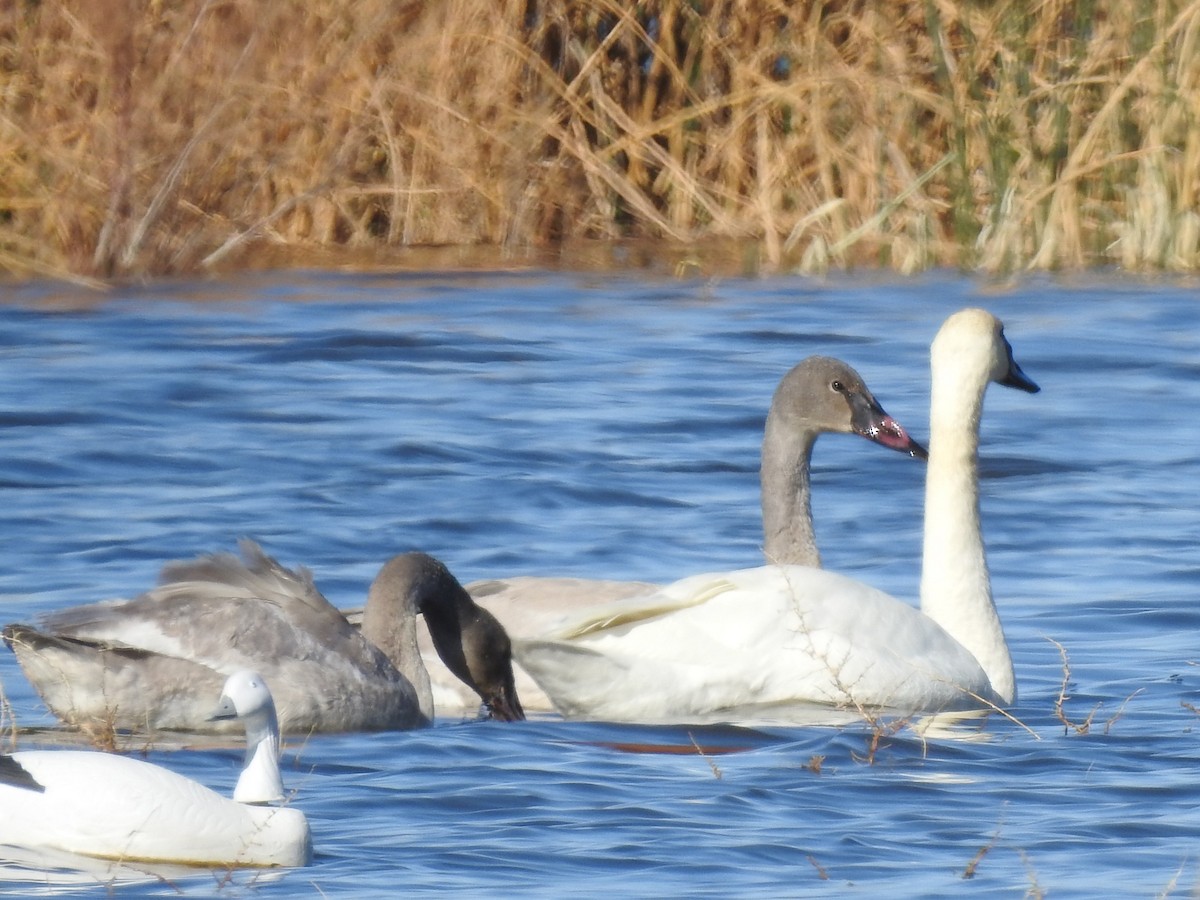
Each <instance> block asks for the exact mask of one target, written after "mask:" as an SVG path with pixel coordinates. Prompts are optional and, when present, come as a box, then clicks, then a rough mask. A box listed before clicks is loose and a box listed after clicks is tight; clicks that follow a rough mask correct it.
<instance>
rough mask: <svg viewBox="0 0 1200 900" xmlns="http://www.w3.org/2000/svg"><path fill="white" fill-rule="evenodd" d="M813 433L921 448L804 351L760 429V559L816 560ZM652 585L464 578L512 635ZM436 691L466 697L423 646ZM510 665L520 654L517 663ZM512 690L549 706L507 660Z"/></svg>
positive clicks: (915, 452) (529, 704) (863, 391)
mask: <svg viewBox="0 0 1200 900" xmlns="http://www.w3.org/2000/svg"><path fill="white" fill-rule="evenodd" d="M822 434H857V435H859V436H861V437H864V438H866V439H868V440H870V441H874V442H875V443H877V444H880V445H881V446H884V447H887V448H889V449H891V450H898V451H900V452H902V453H907V454H909V455H910V456H913V457H915V458H918V459H924V458H925V457H926V452H925V449H924V448H923V447H922V446H921V445H920V444H918V443H917V442H916V441H914V440H913V439H912V438H911V437H909V435H908V433H907V432H906V431H905V430H904V428H903V427H902V426H901V425H900V423H898V422H897V421H896V420H895V419H893V418H892V417H891V416H890V415H888V414H887V412H886V411H885V410H884V409H883V407H882V406H881V405H880V404H879V401H878V400H876V399H875V396H874V395H873V394H872V393H871V391H870V389H869V388H868V387H867V385H866V382H864V381H863V379H862V376H860V375H859V374H858V372H856V371H855V370H854V369H853V368H852V367H851V366H849V365H848V364H846V363H845V362H842V361H841V360H839V359H832V358H830V357H826V356H810V357H808V358H806V359H804V360H802V361H801V362H799V363H797V364H796V365H795V366H793V367H792V368H791V369H790V370H789V371H788V372H787V373H786V374H785V375H784V376H783V378H782V379H780V382H779V384H778V386H777V387H776V389H775V394H774V396H773V397H772V399H771V407H770V410H769V411H768V413H767V421H766V426H765V428H764V430H763V440H762V458H761V466H760V472H759V481H760V486H761V503H762V523H763V538H764V543H763V554H764V556H765V557H766V559H767V561H768V562H772V563H795V564H799V565H807V566H819V565H820V564H821V557H820V553H819V552H818V550H817V542H816V537H815V535H814V532H813V519H812V503H811V478H810V470H809V469H810V461H811V459H812V452H813V446H814V444H815V443H816V440H817V438H818V437H820V436H821V435H822ZM659 587H660V586H659V585H655V584H649V583H646V582H641V581H602V580H593V579H586V578H560V577H542V576H516V577H511V578H497V579H486V580H482V581H477V582H473V583H471V584H468V585H467V590H468V591H469V592H470V594H471V596H472V597H474V598H475V600H476V601H477V602H479V603H480V604H481V605H483V606H484V607H486V608H487V609H488V610H489V611H490V612H491V613H492V614H493V615H495V616H496V618H497V619H499V620H500V622H501V624H502V625H503V626H504V628H505V630H506V631H507V632H508V634H509V636H510V637H511V638H513V639H533V638H538V637H542V636H544V635H547V634H550V633H552V632H553V630H554V628H555V626H557V625H558V623H559V622H560V620H561V619H562V618H563V617H564V615H567V614H571V615H579V614H581V613H583V612H584V611H586V610H588V609H589V608H600V607H602V606H604V605H605V604H607V603H610V602H612V601H615V600H621V599H625V598H628V597H635V596H645V595H646V594H649V593H652V592H653V591H656V590H658V588H659ZM425 656H426V659H427V661H428V664H429V671H430V676H431V678H432V679H433V682H434V686H435V689H437V690H438V692H439V696H443V697H446V698H447V701H446V702H453V699H454V698H456V697H457V699H458V702H459V704H469V703H470V702H471V700H470V698H469V697H466V696H463V692H462V690H461V685H460V684H459V683H458V682H456V681H454V680H453V679H451V678H448V677H446V673H445V671H444V670H442V669H440V667H439V666H438V665H437V662H436V660H434V659H433V657H432V656H431V654H429V653H428V652H426V654H425ZM518 663H519V661H518ZM516 677H517V689H518V691H519V693H520V695H521V698H522V701H523V702H524V704H525V707H526V708H527V709H531V710H533V709H536V710H549V709H550V708H551V704H550V701H549V699H548V698H547V697H546V696H545V694H543V693H542V691H541V690H540V688H538V686H537V685H536V683H535V681H534V680H531V679H530V678H529V677H528V676H527V675H526V674H525V673H524V672H523V671H522V670H521V668H520V665H519V664H518V666H517V667H516Z"/></svg>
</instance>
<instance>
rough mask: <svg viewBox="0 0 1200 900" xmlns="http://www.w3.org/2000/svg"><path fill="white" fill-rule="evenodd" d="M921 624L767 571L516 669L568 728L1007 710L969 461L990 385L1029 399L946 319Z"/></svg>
mask: <svg viewBox="0 0 1200 900" xmlns="http://www.w3.org/2000/svg"><path fill="white" fill-rule="evenodd" d="M931 356H932V374H933V392H932V398H931V421H930V455H929V467H928V473H927V476H926V477H927V484H926V503H925V538H924V546H925V554H924V562H923V568H922V579H921V609H920V610H916V609H914V608H912V607H911V606H909V605H907V604H905V603H903V602H901V601H899V600H897V599H895V598H893V597H891V596H889V595H887V594H884V593H883V592H881V591H878V590H875V589H874V588H871V587H868V586H867V585H865V584H861V583H859V582H856V581H854V580H852V579H849V578H846V577H843V576H840V575H837V574H834V573H831V572H826V571H823V570H820V569H815V568H810V567H803V566H766V567H763V568H759V569H749V570H743V571H737V572H729V573H716V574H710V575H699V576H695V577H692V578H687V579H684V580H683V581H679V582H676V583H675V584H673V585H670V586H668V587H667V588H664V589H663V590H662V591H660V592H658V593H655V594H652V595H650V596H648V597H644V598H636V599H632V600H627V601H623V602H618V603H614V604H612V605H610V606H609V607H608V608H606V609H604V610H600V611H595V612H593V613H591V614H589V615H588V616H586V617H582V618H580V619H578V620H577V621H574V622H572V623H570V624H568V625H566V626H564V627H563V628H562V629H560V630H559V632H558V633H556V634H554V635H553V636H552V637H551V638H548V639H543V640H532V641H516V642H515V652H516V654H517V659H518V661H519V662H520V663H521V665H523V666H524V667H525V669H526V670H527V671H528V672H529V673H530V674H531V675H532V676H533V677H534V679H535V680H537V681H538V683H539V684H540V685H541V686H542V688H543V689H544V690H545V691H546V693H547V694H549V696H550V697H551V699H552V700H553V702H554V704H555V706H556V707H557V708H558V709H559V710H560V711H561V712H562V713H563V714H564V715H567V716H586V717H592V718H604V719H614V720H635V721H647V720H649V721H662V720H675V721H678V720H681V719H688V718H693V717H697V718H698V717H708V716H711V715H712V714H714V713H719V712H720V711H721V710H731V709H737V708H739V707H746V706H757V707H760V708H761V707H763V706H767V705H776V704H796V703H817V704H831V705H836V706H847V707H852V708H865V707H884V708H890V709H897V710H904V711H909V712H916V711H933V710H942V709H954V708H968V707H978V706H987V705H1010V704H1012V703H1013V702H1014V701H1015V699H1016V681H1015V678H1014V676H1013V667H1012V659H1011V657H1010V655H1009V651H1008V646H1007V644H1006V643H1005V640H1004V633H1003V631H1002V629H1001V627H1000V620H999V618H998V616H997V615H996V608H995V605H994V604H993V602H992V596H991V588H990V584H989V578H988V570H987V562H986V559H985V556H984V547H983V538H982V535H981V533H980V523H979V482H978V472H977V457H978V443H979V418H980V413H981V411H982V407H983V395H984V392H985V390H986V388H987V385H988V383H989V382H991V381H995V382H997V383H999V384H1004V385H1009V386H1012V387H1017V388H1020V389H1022V390H1025V391H1029V392H1035V391H1037V390H1038V387H1037V385H1035V384H1034V383H1033V382H1032V381H1030V380H1029V379H1028V378H1027V377H1026V376H1025V375H1024V373H1023V372H1022V371H1021V370H1020V368H1019V367H1018V366H1017V364H1016V363H1015V362H1014V361H1013V359H1012V351H1011V348H1010V347H1009V344H1008V341H1007V340H1005V338H1004V333H1003V329H1002V327H1001V324H1000V322H999V321H998V320H997V319H995V318H994V317H993V316H992V315H991V314H989V313H987V312H985V311H983V310H975V309H970V310H963V311H960V312H958V313H955V314H954V315H953V316H951V317H950V318H949V319H947V321H946V323H945V324H944V325H943V326H942V328H941V329H940V331H939V332H938V335H937V338H936V339H935V340H934V342H933V348H932V353H931Z"/></svg>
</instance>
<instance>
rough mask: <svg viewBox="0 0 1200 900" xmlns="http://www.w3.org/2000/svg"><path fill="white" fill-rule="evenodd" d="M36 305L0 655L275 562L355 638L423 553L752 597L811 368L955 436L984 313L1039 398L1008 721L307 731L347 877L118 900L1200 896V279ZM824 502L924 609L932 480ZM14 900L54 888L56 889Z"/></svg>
mask: <svg viewBox="0 0 1200 900" xmlns="http://www.w3.org/2000/svg"><path fill="white" fill-rule="evenodd" d="M3 294H4V295H5V296H6V298H7V302H6V303H4V304H3V305H0V503H2V504H3V508H4V518H3V521H4V523H5V524H4V535H5V538H6V539H5V540H4V541H3V542H0V619H3V621H10V620H28V619H29V618H30V617H31V616H33V615H35V614H36V613H37V612H39V611H43V610H48V609H52V608H55V607H58V606H63V605H67V604H73V603H79V602H84V601H90V600H95V599H100V598H104V597H112V596H128V595H131V594H133V593H136V592H138V591H140V590H142V589H144V588H146V587H149V586H150V585H151V584H152V583H153V582H154V580H155V578H156V576H157V571H158V567H159V566H160V564H161V563H162V562H164V561H166V560H168V559H174V558H180V557H187V556H192V555H195V554H198V553H203V552H208V551H213V550H227V549H232V548H233V546H234V542H235V541H236V539H237V538H238V537H240V536H247V535H248V536H253V537H255V538H257V539H258V540H260V541H261V542H262V543H263V545H264V546H265V548H266V549H267V550H268V551H269V552H271V553H272V554H274V555H275V556H277V557H278V558H279V559H280V560H281V561H283V562H284V563H286V564H299V563H303V564H305V565H307V566H309V567H310V568H311V569H312V570H313V571H314V573H315V575H316V577H317V580H318V583H319V584H320V585H321V587H322V588H323V590H324V591H325V593H326V595H327V596H328V597H329V598H330V599H331V600H333V601H334V602H335V603H336V604H338V605H340V606H353V605H358V604H360V603H361V602H362V600H363V598H364V596H365V591H366V586H367V584H368V583H369V581H370V579H371V578H372V576H373V575H374V574H375V571H376V570H377V568H378V566H379V565H380V564H381V563H382V561H383V560H385V559H386V558H387V557H388V556H390V555H392V554H394V553H396V552H400V551H402V550H406V549H412V548H421V549H424V550H427V551H430V552H432V553H434V554H436V555H437V556H439V557H440V558H442V559H443V560H444V561H445V562H446V563H447V564H448V565H450V567H451V568H452V569H453V570H454V571H455V572H456V574H458V576H459V577H460V578H461V579H462V580H464V581H467V580H471V579H475V578H481V577H487V576H497V575H508V574H518V573H536V574H573V575H581V576H588V577H607V578H622V579H626V578H628V579H634V578H636V579H646V580H652V581H667V580H671V579H673V578H675V577H679V576H682V575H685V574H690V573H695V572H700V571H707V570H711V569H719V568H732V567H739V566H747V565H755V564H757V563H758V562H759V560H760V555H759V546H760V524H759V509H758V482H757V461H758V444H759V440H760V437H761V428H762V422H763V418H764V415H765V412H766V408H767V405H768V403H769V401H770V396H771V393H772V391H773V390H774V387H775V384H776V382H777V380H778V379H779V377H780V376H781V375H782V373H783V372H784V371H786V369H787V368H789V367H790V366H791V365H792V364H794V363H795V362H797V361H798V360H799V359H801V358H802V357H804V356H806V355H808V354H811V353H818V352H819V353H824V354H829V355H836V356H840V357H842V358H844V359H846V360H847V361H848V362H850V363H851V364H852V365H854V366H855V367H856V368H857V369H858V370H859V371H860V372H861V373H862V374H863V375H864V377H865V378H866V380H867V382H868V383H869V384H870V385H871V386H872V388H873V389H874V391H875V393H876V396H877V397H878V398H879V399H880V401H881V402H882V403H883V405H884V406H885V407H886V408H887V409H888V411H889V412H890V413H891V414H892V415H893V416H895V417H896V418H897V419H898V420H899V421H900V422H902V423H904V424H905V425H906V427H907V428H908V429H909V430H910V431H911V432H912V433H913V434H914V435H915V436H917V437H918V438H919V439H920V438H923V437H925V436H927V398H928V345H929V341H930V340H931V338H932V337H933V334H934V333H935V331H936V330H937V327H938V325H939V324H940V323H941V321H942V319H943V318H944V317H945V316H946V315H947V314H948V313H950V312H952V311H954V310H955V309H957V308H959V307H961V306H965V305H982V306H986V307H988V308H989V309H991V310H992V311H993V312H995V313H997V314H998V315H1000V316H1001V317H1002V318H1003V319H1004V320H1005V322H1006V326H1007V334H1008V337H1009V339H1010V341H1011V343H1012V344H1013V347H1014V350H1015V353H1016V356H1017V359H1018V360H1019V361H1020V363H1021V365H1022V366H1023V368H1024V369H1025V371H1026V372H1027V373H1028V374H1029V375H1030V376H1031V377H1032V378H1034V379H1035V380H1037V381H1038V383H1039V384H1040V385H1041V386H1042V389H1043V390H1042V393H1040V394H1038V395H1036V396H1030V395H1026V394H1022V393H1019V392H1016V391H1005V390H1002V389H996V388H993V389H992V391H991V392H990V394H989V396H988V401H987V409H986V413H985V416H984V422H983V462H982V467H983V475H984V482H983V495H984V496H983V514H984V529H985V534H986V537H987V542H988V547H989V553H990V563H991V567H992V575H993V588H994V593H995V596H996V598H997V603H998V606H999V609H1000V613H1001V616H1002V618H1003V620H1004V624H1005V628H1006V632H1007V635H1008V639H1009V643H1010V646H1011V648H1012V650H1013V655H1014V658H1015V662H1016V670H1017V678H1018V683H1019V688H1020V699H1019V703H1018V705H1017V706H1016V707H1015V708H1014V709H1013V711H1012V714H1013V719H1012V720H1006V719H1003V718H1001V717H998V716H993V717H991V718H990V719H989V720H988V721H986V723H984V724H983V725H980V726H977V727H975V728H973V729H970V730H965V731H960V732H959V733H957V734H952V735H946V736H933V735H926V736H921V735H918V734H916V733H914V732H913V731H912V730H911V729H908V728H904V727H901V728H900V730H898V731H897V732H896V733H895V734H892V735H890V736H886V737H885V738H884V740H883V741H882V743H881V744H880V745H879V746H878V747H877V748H876V749H875V750H874V752H873V753H872V752H871V740H872V729H871V727H870V726H868V725H866V724H863V725H855V726H850V727H845V728H840V729H834V728H816V727H810V728H803V727H784V726H777V727H771V728H735V727H719V728H718V727H712V726H709V727H692V728H685V727H679V728H645V727H633V726H619V725H606V724H599V723H596V724H589V723H578V722H564V721H560V720H558V719H556V718H553V717H547V718H541V719H538V720H536V721H531V722H528V723H524V724H517V725H502V724H496V723H475V722H469V723H462V722H458V721H445V722H442V723H440V724H439V726H438V727H436V728H433V729H428V730H425V731H419V732H410V733H396V734H375V735H339V736H326V737H313V738H310V739H308V740H305V741H302V742H293V743H291V744H289V746H288V748H287V754H286V760H285V761H286V776H287V779H288V781H289V785H290V786H291V787H293V788H295V789H296V791H297V793H296V798H295V801H294V802H295V803H296V804H297V805H298V806H300V807H301V808H302V809H304V810H305V812H306V813H307V814H308V816H309V819H310V821H311V823H312V826H313V830H314V836H315V845H316V859H315V862H314V864H313V866H311V867H310V868H307V869H302V870H295V871H290V872H286V873H283V874H282V876H271V877H262V876H256V875H254V873H239V874H237V875H235V876H234V877H233V878H232V879H230V880H225V878H224V876H223V875H222V874H221V873H218V874H216V875H213V874H209V873H199V874H190V875H187V874H185V875H178V876H173V877H172V878H171V879H170V880H168V881H153V880H152V881H148V882H145V883H141V884H133V885H124V886H122V887H121V888H120V889H119V894H120V896H134V897H136V896H175V895H177V893H178V892H182V893H184V894H186V895H190V896H209V895H218V896H245V895H254V896H263V897H356V898H357V897H365V898H370V897H392V896H395V895H397V894H398V893H400V892H401V891H404V892H407V893H409V894H413V895H422V894H432V893H434V892H438V893H448V894H452V895H460V896H498V895H509V896H522V897H524V896H537V897H562V896H564V895H566V894H568V893H570V894H573V895H579V896H610V895H611V896H616V895H619V896H640V897H661V896H714V897H728V896H755V897H760V896H780V897H801V896H845V895H857V896H884V895H886V896H947V897H958V896H968V895H969V896H997V897H1017V896H1023V895H1025V894H1026V893H1029V894H1032V895H1043V894H1045V895H1049V896H1054V897H1058V896H1114V895H1124V896H1133V897H1158V896H1190V895H1192V894H1193V892H1195V891H1197V890H1198V889H1200V809H1198V806H1200V784H1198V782H1200V760H1198V756H1200V754H1198V752H1197V734H1196V729H1197V726H1198V725H1200V713H1198V712H1197V711H1196V709H1194V708H1192V707H1200V671H1198V670H1197V667H1196V664H1197V660H1198V659H1200V646H1198V644H1200V637H1198V636H1200V512H1198V511H1197V506H1198V504H1197V500H1196V495H1197V490H1198V488H1200V449H1198V447H1197V443H1198V438H1200V426H1198V423H1200V347H1198V336H1200V291H1198V290H1197V289H1196V288H1195V287H1193V286H1189V285H1183V284H1155V283H1140V282H1135V281H1123V280H1118V279H1113V280H1111V281H1109V280H1103V279H1093V280H1090V281H1080V282H1075V283H1068V284H1060V283H1055V282H1052V281H1039V282H1033V283H1029V284H1026V285H1024V286H1022V287H1019V288H1015V289H999V288H994V287H990V286H987V285H984V284H981V283H978V282H974V281H971V280H969V279H965V278H960V277H957V276H949V275H933V276H927V277H923V278H920V279H916V280H911V281H874V280H870V279H867V278H854V279H844V280H832V281H825V282H815V281H811V280H805V279H769V280H757V281H752V280H736V279H735V280H726V281H716V282H700V281H683V282H681V281H666V280H663V281H659V280H653V279H634V278H622V277H616V276H590V275H589V276H572V275H563V274H545V273H532V274H486V275H471V276H438V275H397V274H386V275H342V274H324V273H290V274H272V275H269V276H257V277H252V278H245V279H240V280H232V281H218V282H185V283H165V284H164V283H157V284H152V285H149V286H136V287H125V288H119V289H116V290H114V291H113V292H111V293H110V294H108V295H107V296H103V297H97V296H95V295H91V294H87V293H85V292H82V291H76V290H74V289H71V288H62V287H60V286H49V285H37V284H34V285H25V286H19V287H12V286H9V287H7V288H4V289H3ZM814 471H815V476H814V477H815V491H816V496H815V501H814V513H815V517H816V520H817V529H818V539H819V541H820V544H821V546H822V550H823V554H824V559H825V564H826V566H827V567H828V568H832V569H835V570H839V571H843V572H846V573H849V574H853V575H855V576H856V577H859V578H862V579H864V580H866V581H869V582H871V583H873V584H875V585H877V586H879V587H882V588H884V589H886V590H889V591H891V592H893V593H896V594H897V595H899V596H903V597H910V598H915V596H916V592H917V582H918V576H919V572H918V565H919V559H920V541H921V506H922V478H923V472H922V468H921V466H920V464H919V463H916V462H914V461H912V460H909V459H906V458H904V457H902V456H900V455H899V454H893V453H887V452H883V451H881V450H880V449H879V448H877V447H874V446H872V445H870V444H869V443H867V442H866V441H862V440H859V439H856V438H852V437H842V436H834V437H827V438H824V439H822V441H821V442H820V443H819V444H818V446H817V450H816V453H815V457H814ZM1055 641H1056V642H1058V643H1059V644H1061V645H1062V647H1063V648H1064V649H1065V651H1066V652H1067V654H1068V655H1069V663H1070V674H1071V677H1070V683H1069V685H1068V691H1067V693H1068V695H1069V696H1068V699H1067V700H1066V702H1065V705H1064V712H1065V715H1066V716H1067V718H1069V719H1070V720H1071V721H1072V722H1075V723H1083V722H1084V721H1085V720H1087V719H1088V717H1089V716H1091V717H1092V718H1091V727H1090V729H1089V730H1088V732H1087V733H1086V734H1081V733H1078V732H1077V730H1076V729H1074V728H1068V727H1065V726H1064V724H1063V722H1061V721H1060V720H1059V718H1058V717H1057V716H1056V712H1055V701H1056V699H1057V698H1058V696H1059V691H1060V687H1061V684H1062V677H1063V665H1062V658H1061V656H1060V651H1059V649H1058V647H1057V646H1056V645H1055V643H1053V642H1055ZM0 684H2V685H3V689H4V692H5V693H6V695H7V698H8V701H9V703H10V706H11V715H9V714H6V718H5V720H4V722H3V724H4V725H5V727H6V728H7V727H8V726H9V725H10V719H11V718H15V720H16V722H17V724H18V725H20V726H21V727H23V728H33V727H37V726H45V725H49V724H51V722H52V719H51V718H50V717H49V716H48V714H46V713H45V712H44V711H43V709H42V707H41V705H40V703H39V701H38V699H37V697H36V695H34V694H33V692H32V691H31V689H30V688H29V686H28V685H27V683H26V682H25V681H24V678H23V676H22V675H21V672H20V670H19V669H18V667H17V666H16V664H15V661H14V660H13V658H12V656H11V654H9V653H7V652H0ZM30 739H31V738H29V737H28V736H22V737H21V738H19V740H21V741H27V740H30ZM0 740H3V742H4V745H5V746H10V745H11V735H10V734H9V733H8V732H6V733H5V734H4V736H3V737H2V738H0ZM696 745H699V746H701V747H704V748H705V753H704V755H700V754H697V753H696V752H695V747H696ZM680 749H682V750H684V751H689V750H690V751H691V752H683V753H679V752H667V751H669V750H680ZM720 750H727V751H730V752H718V751H720ZM655 751H660V752H655ZM150 758H151V759H153V760H155V761H157V762H161V763H164V764H166V765H169V766H171V767H173V768H177V769H178V770H180V771H182V772H185V773H186V774H188V775H190V776H191V777H194V778H197V779H199V780H201V781H204V782H206V783H208V784H210V785H211V786H213V787H214V788H217V789H218V790H222V791H227V790H230V789H231V788H232V785H233V782H234V780H235V778H236V774H237V769H238V765H239V762H240V758H239V753H238V751H237V750H235V749H187V750H182V751H177V752H167V751H164V750H155V751H154V752H151V753H150ZM0 814H2V811H0ZM968 874H970V875H971V877H966V876H967V875H968ZM0 877H2V878H4V879H9V880H8V881H7V882H6V883H3V884H0V890H8V889H11V890H12V891H13V892H15V893H17V894H22V895H24V894H29V893H32V892H34V891H36V890H38V889H39V887H40V884H41V882H42V881H44V880H45V879H44V878H40V877H38V876H36V875H31V874H30V873H29V871H28V870H13V869H12V868H11V867H10V868H9V869H8V870H5V869H4V868H3V867H0ZM14 879H15V880H14ZM56 890H63V891H67V892H71V891H75V892H82V893H88V892H95V893H99V892H100V891H101V890H103V887H102V886H100V885H98V883H97V882H95V881H93V882H91V886H90V887H88V886H85V887H77V888H68V887H62V886H60V887H57V888H56Z"/></svg>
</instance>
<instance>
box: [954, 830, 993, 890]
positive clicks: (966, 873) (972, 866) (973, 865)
mask: <svg viewBox="0 0 1200 900" xmlns="http://www.w3.org/2000/svg"><path fill="white" fill-rule="evenodd" d="M999 841H1000V828H999V826H997V827H996V832H995V834H993V835H992V839H991V840H990V841H988V842H987V843H986V844H984V845H983V846H982V847H980V848H979V850H978V851H977V852H976V854H975V855H974V856H972V857H971V861H970V862H968V863H967V867H966V868H965V869H963V873H962V877H963V878H974V877H975V873H976V872H977V871H979V864H980V863H981V862H983V858H984V857H985V856H987V855H988V854H989V853H991V852H992V848H993V847H995V846H996V844H997V843H998V842H999Z"/></svg>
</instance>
